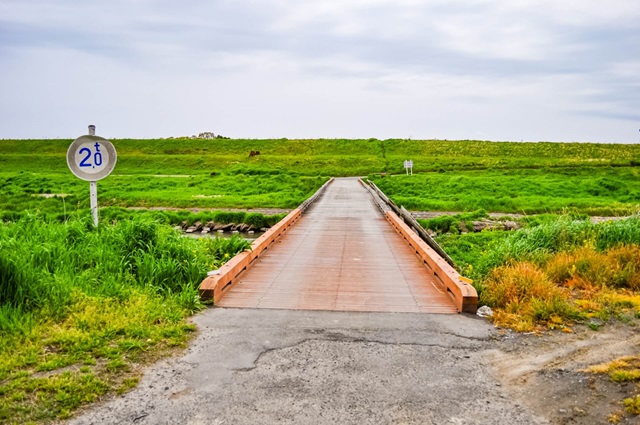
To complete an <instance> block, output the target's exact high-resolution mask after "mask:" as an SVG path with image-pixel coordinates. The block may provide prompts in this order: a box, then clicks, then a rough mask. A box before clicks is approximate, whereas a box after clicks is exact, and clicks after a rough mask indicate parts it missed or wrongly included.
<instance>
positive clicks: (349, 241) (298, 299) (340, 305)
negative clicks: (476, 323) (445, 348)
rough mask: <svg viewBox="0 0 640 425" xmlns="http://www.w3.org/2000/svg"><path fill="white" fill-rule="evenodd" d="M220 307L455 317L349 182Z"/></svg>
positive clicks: (335, 187)
mask: <svg viewBox="0 0 640 425" xmlns="http://www.w3.org/2000/svg"><path fill="white" fill-rule="evenodd" d="M218 305H219V306H222V307H252V308H281V309H297V310H339V311H379V312H415V313H419V312H423V313H456V309H455V307H454V306H453V304H452V302H451V300H450V298H449V296H448V295H447V294H446V293H445V292H444V290H443V289H442V288H441V287H440V286H438V285H437V284H436V282H435V281H434V277H433V276H432V275H431V274H430V273H429V272H428V270H427V269H426V268H425V266H424V265H423V264H422V260H421V259H420V258H418V256H417V255H415V253H414V252H413V250H412V249H411V248H410V247H409V246H408V244H407V243H406V242H405V241H404V240H403V239H402V237H401V236H400V235H398V234H397V233H396V232H395V231H394V230H393V228H392V227H391V226H390V225H389V224H388V223H387V221H386V220H385V218H384V217H383V215H382V213H381V212H380V211H379V210H378V209H377V207H376V206H375V204H374V203H373V200H372V199H371V196H370V195H369V193H368V192H367V191H366V189H364V188H363V187H362V186H361V185H360V184H359V183H358V181H357V180H356V179H336V180H335V181H334V182H333V183H332V184H331V185H329V187H328V188H327V191H326V192H325V194H324V195H323V196H322V198H320V200H319V201H318V202H317V203H315V204H314V205H313V206H312V207H311V208H310V209H309V210H308V211H307V213H305V214H304V215H303V216H302V217H301V218H300V220H299V221H298V222H297V223H296V225H295V226H293V227H292V228H291V229H290V230H289V231H288V232H287V233H286V234H285V235H284V236H283V238H282V239H281V240H280V241H278V242H276V243H275V244H273V245H272V246H271V247H270V248H269V250H268V251H267V252H266V253H265V254H264V255H263V256H262V257H260V259H258V260H257V261H256V263H255V264H254V265H253V266H252V267H251V268H250V269H249V270H248V271H247V272H246V273H245V274H243V275H241V276H240V277H239V280H238V282H237V283H236V285H235V286H234V287H233V288H231V289H230V290H229V293H228V294H226V295H225V296H224V297H223V298H222V300H221V301H220V302H219V303H218Z"/></svg>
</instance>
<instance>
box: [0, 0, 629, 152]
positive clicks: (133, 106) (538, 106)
mask: <svg viewBox="0 0 640 425" xmlns="http://www.w3.org/2000/svg"><path fill="white" fill-rule="evenodd" d="M638 19H640V6H638V5H637V2H636V1H626V0H610V1H608V2H607V3H603V2H601V1H594V0H581V1H578V0H564V1H562V2H558V1H555V0H536V1H533V0H513V1H511V2H498V1H494V0H473V1H470V0H467V1H465V2H462V1H453V2H452V1H444V0H437V1H416V0H395V1H392V0H344V1H339V0H328V1H324V2H308V1H292V0H274V1H269V2H266V1H246V0H245V1H230V0H227V1H220V2H208V1H203V0H199V1H198V0H196V1H192V2H189V3H185V4H178V3H174V2H168V1H164V0H156V1H152V0H146V1H143V0H139V1H127V2H125V1H124V0H113V1H110V2H106V3H105V2H97V1H83V2H80V1H76V0H61V1H57V2H45V1H37V0H34V1H25V0H23V1H15V0H0V67H2V69H3V78H2V79H0V91H1V92H2V93H3V96H2V97H1V98H0V113H2V116H4V117H10V119H8V120H4V121H3V120H0V137H36V136H37V137H43V136H51V137H55V136H66V137H72V136H74V135H75V134H76V133H75V130H74V129H75V128H77V127H78V122H80V127H84V126H85V121H87V120H88V121H94V120H100V119H102V120H103V122H104V127H106V128H108V129H110V130H109V131H113V134H114V135H117V136H138V137H140V136H163V135H167V136H168V135H179V134H189V133H194V132H198V131H202V130H212V131H215V132H220V133H223V134H228V135H231V136H247V137H318V136H326V137H405V136H408V135H409V134H410V135H412V136H413V137H414V138H417V137H441V138H454V137H461V138H468V137H474V136H475V135H478V134H482V135H485V137H488V138H493V139H501V140H503V139H508V138H514V139H517V140H520V139H530V140H536V139H546V140H602V141H614V140H619V141H636V140H635V138H636V132H637V126H638V121H639V120H640V113H638V112H637V111H638V106H639V105H638V100H637V99H638V98H640V93H638V79H637V75H640V74H639V71H640V62H638V61H637V60H636V59H635V57H634V56H633V55H632V54H631V52H635V51H640V27H639V26H638V25H637V22H638ZM34 117H37V119H34ZM634 120H635V121H634Z"/></svg>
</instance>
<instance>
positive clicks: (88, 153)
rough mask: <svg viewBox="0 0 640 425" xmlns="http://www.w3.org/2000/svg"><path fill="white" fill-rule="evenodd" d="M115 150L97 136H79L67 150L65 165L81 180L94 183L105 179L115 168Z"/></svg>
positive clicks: (105, 140)
mask: <svg viewBox="0 0 640 425" xmlns="http://www.w3.org/2000/svg"><path fill="white" fill-rule="evenodd" d="M116 160H117V155H116V148H114V147H113V144H111V142H110V141H108V140H107V139H104V138H102V137H98V136H80V137H78V138H77V139H76V140H74V141H73V143H71V146H69V149H68V150H67V164H68V165H69V169H70V170H71V172H72V173H73V174H75V175H76V176H77V177H79V178H81V179H82V180H87V181H96V180H100V179H103V178H105V177H107V176H108V175H109V174H110V173H111V171H113V168H114V167H115V166H116Z"/></svg>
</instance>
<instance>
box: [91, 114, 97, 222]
mask: <svg viewBox="0 0 640 425" xmlns="http://www.w3.org/2000/svg"><path fill="white" fill-rule="evenodd" d="M95 135H96V126H95V125H93V124H92V125H90V126H89V136H95ZM89 205H90V206H91V218H92V219H93V227H98V182H97V181H95V180H92V181H90V182H89Z"/></svg>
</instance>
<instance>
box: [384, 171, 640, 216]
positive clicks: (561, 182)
mask: <svg viewBox="0 0 640 425" xmlns="http://www.w3.org/2000/svg"><path fill="white" fill-rule="evenodd" d="M373 180H374V182H375V183H376V185H378V187H380V189H381V190H382V191H383V192H385V193H386V194H387V195H388V196H389V197H390V198H391V199H393V200H394V201H395V202H396V203H397V204H399V205H404V207H405V208H407V209H409V210H423V211H475V210H479V209H482V210H485V211H488V212H505V213H526V214H539V213H563V212H578V213H587V214H589V215H606V216H610V215H626V214H631V213H635V212H637V211H638V208H639V207H640V168H637V167H624V168H622V167H609V166H607V167H590V166H589V167H580V168H540V169H510V170H481V171H478V170H475V171H452V172H446V173H425V174H419V175H413V176H393V177H386V178H383V177H378V176H376V177H374V178H373Z"/></svg>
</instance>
